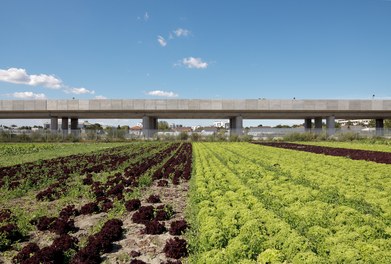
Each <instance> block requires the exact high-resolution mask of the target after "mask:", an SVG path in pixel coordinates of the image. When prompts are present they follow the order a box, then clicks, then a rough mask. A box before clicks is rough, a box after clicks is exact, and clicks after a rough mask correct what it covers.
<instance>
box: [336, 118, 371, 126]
mask: <svg viewBox="0 0 391 264" xmlns="http://www.w3.org/2000/svg"><path fill="white" fill-rule="evenodd" d="M370 121H371V119H337V120H336V122H337V123H339V124H341V126H347V125H349V124H350V125H352V126H359V125H362V126H368V125H369V122H370Z"/></svg>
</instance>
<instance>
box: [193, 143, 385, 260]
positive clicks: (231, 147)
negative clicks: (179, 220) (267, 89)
mask: <svg viewBox="0 0 391 264" xmlns="http://www.w3.org/2000/svg"><path fill="white" fill-rule="evenodd" d="M193 151H194V158H195V161H196V162H195V163H194V168H193V174H194V177H193V178H192V188H191V195H190V204H191V207H190V220H191V226H192V228H193V230H192V232H191V235H190V237H189V241H190V245H191V252H192V255H191V257H190V262H192V263H257V262H258V263H282V262H284V261H286V262H288V263H391V228H390V226H391V200H390V194H391V177H390V174H389V165H385V164H375V163H369V162H366V161H353V160H349V159H346V158H343V157H330V156H323V155H316V154H311V153H304V152H298V151H294V150H285V149H276V148H272V147H265V146H259V145H252V144H243V143H196V144H194V148H193Z"/></svg>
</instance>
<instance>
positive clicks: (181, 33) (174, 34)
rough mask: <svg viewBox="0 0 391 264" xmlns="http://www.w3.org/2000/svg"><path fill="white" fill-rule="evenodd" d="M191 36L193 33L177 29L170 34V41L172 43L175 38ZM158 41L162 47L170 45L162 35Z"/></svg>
mask: <svg viewBox="0 0 391 264" xmlns="http://www.w3.org/2000/svg"><path fill="white" fill-rule="evenodd" d="M190 34H191V31H190V30H188V29H184V28H177V29H176V30H173V31H171V32H169V33H168V40H169V41H171V40H173V39H175V38H180V37H187V36H189V35H190ZM157 41H158V42H159V44H160V46H162V47H165V46H166V45H167V43H168V41H167V40H166V39H165V38H164V37H163V36H161V35H159V36H158V39H157Z"/></svg>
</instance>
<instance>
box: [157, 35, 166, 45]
mask: <svg viewBox="0 0 391 264" xmlns="http://www.w3.org/2000/svg"><path fill="white" fill-rule="evenodd" d="M157 41H158V42H159V44H160V46H162V47H165V46H167V41H166V40H165V39H164V38H163V37H162V36H157Z"/></svg>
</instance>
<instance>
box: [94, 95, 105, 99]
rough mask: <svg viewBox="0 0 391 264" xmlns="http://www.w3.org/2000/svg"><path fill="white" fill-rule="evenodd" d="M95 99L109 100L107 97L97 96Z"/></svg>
mask: <svg viewBox="0 0 391 264" xmlns="http://www.w3.org/2000/svg"><path fill="white" fill-rule="evenodd" d="M94 99H107V97H106V96H103V95H97V96H95V97H94Z"/></svg>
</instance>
